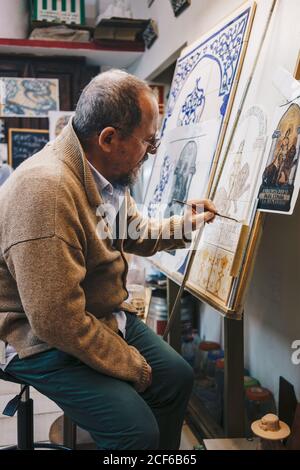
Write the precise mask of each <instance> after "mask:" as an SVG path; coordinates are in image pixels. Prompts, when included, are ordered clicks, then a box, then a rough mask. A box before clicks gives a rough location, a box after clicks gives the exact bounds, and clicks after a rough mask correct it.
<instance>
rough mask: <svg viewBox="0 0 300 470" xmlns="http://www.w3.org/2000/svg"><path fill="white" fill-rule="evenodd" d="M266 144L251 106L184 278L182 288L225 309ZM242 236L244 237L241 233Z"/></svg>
mask: <svg viewBox="0 0 300 470" xmlns="http://www.w3.org/2000/svg"><path fill="white" fill-rule="evenodd" d="M266 141H267V115H266V112H265V111H264V110H263V109H262V108H261V107H260V106H259V105H253V106H251V107H250V108H248V109H247V110H245V112H244V113H243V114H242V116H241V118H240V120H239V124H238V127H237V129H236V131H235V134H234V138H233V141H232V144H231V146H230V148H229V151H228V155H227V158H226V160H225V162H224V164H223V165H222V168H221V171H220V174H219V175H218V177H217V180H216V183H215V187H214V188H213V191H212V193H213V194H214V196H213V201H214V203H215V205H216V207H217V210H218V212H219V213H221V214H223V215H225V216H228V217H231V218H234V219H236V220H237V222H235V221H232V220H228V219H225V218H218V217H217V218H216V221H215V222H214V223H213V224H212V225H207V226H206V227H205V229H204V232H203V236H202V240H201V243H200V245H199V247H198V249H197V252H196V255H195V259H194V263H193V266H192V269H191V272H190V276H189V280H188V286H189V287H191V288H192V289H196V290H197V291H198V292H199V291H200V292H201V293H202V294H203V295H206V296H207V297H210V298H211V299H212V300H214V301H216V302H217V303H219V304H222V305H224V306H226V305H227V304H228V301H229V296H230V294H231V290H232V286H233V282H234V278H235V277H236V272H233V271H236V270H234V269H233V267H234V266H235V263H236V260H237V258H238V257H239V256H240V253H239V252H238V247H239V244H240V242H241V237H242V234H243V233H244V232H243V231H242V227H243V226H247V227H249V226H250V225H251V224H252V222H253V216H254V213H255V211H256V191H257V181H258V175H259V172H260V169H261V165H262V160H263V155H264V151H265V147H266ZM247 233H248V232H247Z"/></svg>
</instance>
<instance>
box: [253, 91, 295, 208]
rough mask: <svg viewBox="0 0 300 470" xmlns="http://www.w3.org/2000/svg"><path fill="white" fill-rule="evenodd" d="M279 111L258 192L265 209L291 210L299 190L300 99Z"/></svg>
mask: <svg viewBox="0 0 300 470" xmlns="http://www.w3.org/2000/svg"><path fill="white" fill-rule="evenodd" d="M283 109H284V111H282V108H279V109H278V111H277V117H276V119H277V125H276V127H275V129H274V128H273V132H272V137H271V139H270V143H269V151H268V158H267V162H266V164H265V167H264V170H263V173H262V177H261V185H260V188H259V194H258V199H259V202H258V208H259V209H260V210H263V211H268V212H277V213H284V214H292V213H293V210H294V206H295V203H296V200H297V196H298V192H299V184H300V181H299V176H298V167H299V156H300V99H298V100H295V101H294V102H293V103H292V104H289V105H287V106H285V107H284V108H283Z"/></svg>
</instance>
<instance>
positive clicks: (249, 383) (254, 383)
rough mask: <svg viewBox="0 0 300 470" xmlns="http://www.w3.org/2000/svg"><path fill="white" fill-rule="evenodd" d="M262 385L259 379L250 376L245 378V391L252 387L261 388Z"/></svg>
mask: <svg viewBox="0 0 300 470" xmlns="http://www.w3.org/2000/svg"><path fill="white" fill-rule="evenodd" d="M259 386H260V383H259V381H258V380H257V379H255V378H254V377H250V376H249V375H245V376H244V389H247V388H250V387H259Z"/></svg>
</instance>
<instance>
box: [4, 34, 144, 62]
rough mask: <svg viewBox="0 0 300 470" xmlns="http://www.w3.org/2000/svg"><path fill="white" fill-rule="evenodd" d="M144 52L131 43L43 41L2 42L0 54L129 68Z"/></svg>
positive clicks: (14, 40) (138, 45) (9, 40)
mask: <svg viewBox="0 0 300 470" xmlns="http://www.w3.org/2000/svg"><path fill="white" fill-rule="evenodd" d="M143 52H144V46H143V44H140V43H136V42H131V41H107V40H103V41H101V42H97V44H96V43H93V42H71V41H46V40H45V41H44V40H41V39H7V38H0V53H9V54H34V55H43V56H53V55H60V56H84V57H86V58H87V60H88V63H89V64H91V65H109V66H112V67H120V68H126V67H129V66H130V65H132V64H133V62H135V61H136V60H137V59H139V58H140V57H141V56H142V54H143Z"/></svg>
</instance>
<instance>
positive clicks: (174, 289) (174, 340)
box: [167, 279, 181, 354]
mask: <svg viewBox="0 0 300 470" xmlns="http://www.w3.org/2000/svg"><path fill="white" fill-rule="evenodd" d="M179 288H180V287H179V286H178V284H176V282H174V281H172V280H171V279H167V302H168V316H169V317H170V314H171V312H172V308H173V305H174V303H175V300H176V296H177V293H178V290H179ZM177 308H178V309H180V304H179V305H178V307H177ZM168 342H169V344H170V345H171V346H172V348H173V349H175V351H177V352H178V353H179V354H180V353H181V318H180V315H179V313H176V323H175V324H174V325H173V327H172V329H171V330H170V333H169V340H168Z"/></svg>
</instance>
